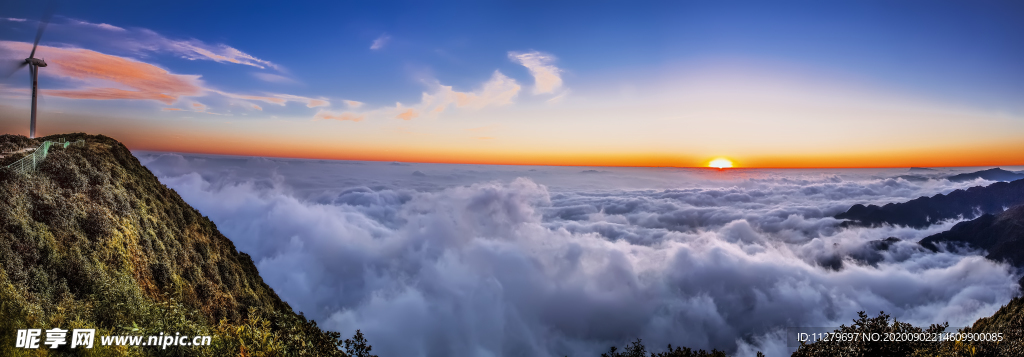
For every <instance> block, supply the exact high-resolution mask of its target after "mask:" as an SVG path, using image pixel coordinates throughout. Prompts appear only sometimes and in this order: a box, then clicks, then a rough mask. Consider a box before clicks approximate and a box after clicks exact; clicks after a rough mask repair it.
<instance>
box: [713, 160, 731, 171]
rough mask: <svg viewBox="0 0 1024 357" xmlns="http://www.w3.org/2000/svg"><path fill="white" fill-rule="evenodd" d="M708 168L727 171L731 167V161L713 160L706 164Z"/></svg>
mask: <svg viewBox="0 0 1024 357" xmlns="http://www.w3.org/2000/svg"><path fill="white" fill-rule="evenodd" d="M708 167H714V168H716V169H727V168H730V167H732V161H729V159H721V158H719V159H714V160H711V162H710V163H708Z"/></svg>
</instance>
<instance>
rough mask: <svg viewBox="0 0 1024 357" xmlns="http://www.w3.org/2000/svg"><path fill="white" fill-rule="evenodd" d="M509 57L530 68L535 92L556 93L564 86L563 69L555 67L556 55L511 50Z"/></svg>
mask: <svg viewBox="0 0 1024 357" xmlns="http://www.w3.org/2000/svg"><path fill="white" fill-rule="evenodd" d="M508 58H509V59H511V60H512V61H513V62H516V63H519V64H521V65H523V67H526V68H527V69H529V70H530V74H531V75H533V82H534V85H533V94H544V93H554V92H555V91H556V90H558V89H559V88H561V87H562V75H561V73H562V70H561V69H559V68H558V67H555V65H554V64H553V63H554V62H555V56H552V55H550V54H547V53H543V52H538V51H531V52H509V53H508Z"/></svg>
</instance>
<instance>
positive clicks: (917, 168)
mask: <svg viewBox="0 0 1024 357" xmlns="http://www.w3.org/2000/svg"><path fill="white" fill-rule="evenodd" d="M907 171H910V172H935V171H937V170H935V169H930V168H927V167H911V168H910V170H907Z"/></svg>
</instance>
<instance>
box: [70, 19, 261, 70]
mask: <svg viewBox="0 0 1024 357" xmlns="http://www.w3.org/2000/svg"><path fill="white" fill-rule="evenodd" d="M51 26H55V27H71V30H73V31H76V32H77V33H79V34H80V35H82V36H84V37H91V38H92V41H96V42H98V43H100V44H102V47H103V48H115V49H119V50H121V51H127V52H129V53H131V54H133V55H135V56H137V57H145V56H147V55H150V54H154V53H157V54H172V55H176V56H178V57H181V58H185V59H188V60H208V61H214V62H219V63H234V64H241V65H246V66H253V67H257V68H264V69H265V68H272V69H275V70H280V69H281V67H280V66H278V65H277V64H275V63H272V62H270V61H266V60H263V59H259V58H256V57H255V56H253V55H250V54H248V53H245V52H243V51H241V50H238V49H236V48H234V47H231V46H228V45H225V44H208V43H205V42H203V41H200V40H197V39H187V40H186V39H171V38H168V37H165V36H163V35H161V34H159V33H157V32H156V31H153V30H150V29H146V28H137V27H132V28H127V29H126V28H122V27H118V26H114V25H110V24H105V23H92V22H88V21H83V20H77V19H69V20H68V21H67V22H65V23H59V24H51ZM97 30H98V31H97Z"/></svg>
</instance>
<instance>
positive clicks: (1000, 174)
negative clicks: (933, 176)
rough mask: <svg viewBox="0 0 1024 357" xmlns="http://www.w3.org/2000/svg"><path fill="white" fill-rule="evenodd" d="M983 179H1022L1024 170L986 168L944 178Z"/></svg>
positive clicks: (955, 180)
mask: <svg viewBox="0 0 1024 357" xmlns="http://www.w3.org/2000/svg"><path fill="white" fill-rule="evenodd" d="M979 178H981V179H985V180H989V181H1014V180H1020V179H1024V172H1019V171H1018V172H1014V171H1006V170H1003V169H1000V168H998V167H997V168H994V169H988V170H983V171H977V172H971V173H966V174H959V175H953V176H950V177H947V178H946V179H948V180H950V181H953V182H964V181H971V180H977V179H979Z"/></svg>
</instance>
